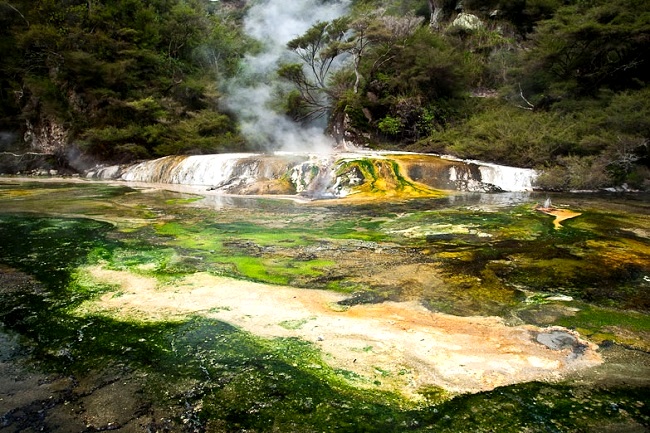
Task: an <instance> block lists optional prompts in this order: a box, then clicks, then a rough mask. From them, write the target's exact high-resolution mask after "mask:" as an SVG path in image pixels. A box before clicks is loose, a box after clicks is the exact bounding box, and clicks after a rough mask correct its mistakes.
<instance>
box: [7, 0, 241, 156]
mask: <svg viewBox="0 0 650 433" xmlns="http://www.w3.org/2000/svg"><path fill="white" fill-rule="evenodd" d="M206 6H207V5H206V3H205V2H202V1H198V0H191V1H184V0H152V1H150V2H139V1H135V0H120V1H115V2H108V1H92V2H86V1H83V2H81V1H73V2H64V3H61V2H55V1H52V0H44V1H39V2H27V1H16V2H12V3H11V7H9V6H7V5H5V6H3V7H2V10H3V12H4V11H5V9H7V10H9V11H11V12H12V13H13V17H12V18H13V19H11V20H8V21H7V24H8V26H7V27H6V29H5V30H3V34H2V36H3V38H4V37H7V38H9V39H11V40H13V41H15V43H14V44H12V45H11V46H9V44H7V45H4V44H3V45H2V46H1V47H0V49H1V50H2V51H1V52H0V54H3V59H8V62H5V61H4V60H3V65H2V67H1V68H2V72H3V73H5V74H7V75H6V76H7V77H10V78H7V79H2V80H0V85H1V86H2V88H1V92H0V95H1V96H2V100H1V101H0V102H1V103H0V106H1V107H2V111H1V113H2V115H3V119H2V120H1V122H2V124H6V125H10V126H9V127H10V128H12V129H19V128H20V127H21V126H22V124H23V119H24V118H27V119H31V121H32V123H38V122H39V121H40V119H47V118H52V117H54V118H56V119H58V121H66V122H67V123H66V126H67V127H68V128H69V129H70V131H71V134H70V139H71V140H74V141H75V142H77V143H79V144H80V145H81V147H82V148H83V149H85V150H86V151H87V152H88V153H90V154H92V155H94V156H96V157H100V158H103V159H107V160H113V161H128V160H130V159H134V158H143V157H151V156H153V155H157V154H159V153H160V152H162V151H163V150H164V149H170V151H171V150H173V151H174V153H175V152H176V151H178V150H180V149H185V150H196V149H200V151H202V152H205V151H208V150H210V149H212V150H213V151H219V150H221V149H223V147H224V146H225V143H228V142H232V143H237V144H236V145H233V147H239V146H240V145H241V138H239V137H238V135H237V132H236V128H235V127H233V126H232V125H229V126H228V127H223V125H221V126H220V125H219V122H222V123H223V122H224V120H223V119H224V118H225V119H227V121H226V123H230V119H229V118H228V117H227V116H224V115H223V114H221V113H219V109H218V105H217V103H218V101H217V97H218V95H216V93H215V91H214V88H215V87H216V81H217V80H219V79H220V78H221V77H223V76H224V74H231V73H233V72H234V71H235V69H236V64H237V62H238V59H239V57H240V56H241V51H239V50H242V48H243V49H245V47H246V44H247V40H246V39H245V38H241V37H239V36H238V35H241V30H240V29H239V27H238V24H237V23H236V22H234V21H233V20H231V19H230V18H229V17H228V12H227V9H225V8H224V9H223V11H222V8H215V7H211V8H210V11H211V12H210V13H208V12H207V10H206ZM18 17H22V19H17V18H18ZM3 40H4V39H3ZM3 75H4V74H3ZM15 89H20V92H21V93H20V95H21V98H20V99H19V100H18V104H15V102H13V101H16V98H15V97H14V95H13V94H14V93H15V91H16V90H15ZM205 110H210V111H212V112H213V113H214V117H215V118H218V119H220V120H218V121H216V126H215V125H211V124H210V123H211V122H212V123H215V121H214V119H212V120H206V119H207V117H209V116H206V115H205V114H204V113H203V111H205ZM202 113H203V114H202ZM197 119H200V120H197ZM206 122H207V124H206ZM188 125H191V126H188ZM192 134H195V135H192ZM209 134H216V136H215V137H214V139H212V140H211V139H210V137H209ZM177 138H182V139H184V140H186V143H184V144H183V145H182V146H171V141H172V140H175V139H177ZM213 145H214V147H212V146H213Z"/></svg>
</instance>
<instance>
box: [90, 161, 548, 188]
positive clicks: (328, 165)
mask: <svg viewBox="0 0 650 433" xmlns="http://www.w3.org/2000/svg"><path fill="white" fill-rule="evenodd" d="M86 177H89V178H94V179H103V180H124V181H131V182H149V183H168V184H180V185H193V186H205V187H206V188H208V189H211V190H216V191H219V192H224V193H230V194H299V195H302V196H305V197H311V198H340V197H346V196H348V195H351V194H356V193H360V192H367V193H382V194H384V195H386V194H393V193H395V192H400V191H401V192H405V191H406V192H408V193H414V194H416V195H427V191H432V190H456V191H476V192H502V191H507V192H517V191H531V190H532V189H533V182H534V180H535V177H536V172H535V171H534V170H532V169H526V168H516V167H507V166H500V165H496V164H489V163H484V162H480V161H464V160H458V159H453V158H450V157H440V156H437V155H427V154H415V153H389V152H364V151H357V152H346V153H332V154H311V153H297V152H276V153H272V154H253V153H233V154H216V155H194V156H167V157H163V158H160V159H156V160H151V161H145V162H141V163H138V164H133V165H127V166H110V167H100V168H95V169H93V170H91V171H88V172H87V173H86Z"/></svg>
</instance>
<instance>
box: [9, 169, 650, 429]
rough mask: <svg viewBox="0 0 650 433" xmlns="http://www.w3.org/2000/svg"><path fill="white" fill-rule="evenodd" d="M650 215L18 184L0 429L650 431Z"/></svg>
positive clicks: (504, 204)
mask: <svg viewBox="0 0 650 433" xmlns="http://www.w3.org/2000/svg"><path fill="white" fill-rule="evenodd" d="M356 170H360V169H356ZM366 177H367V176H366ZM253 192H254V193H257V192H259V191H258V189H255V191H253ZM281 193H283V194H284V193H285V191H284V190H283V191H281ZM317 198H318V197H317ZM545 201H547V202H552V203H553V209H554V211H557V210H561V211H565V212H564V213H562V215H564V217H566V219H564V220H562V221H560V220H558V223H557V224H554V220H555V216H554V215H553V212H550V213H549V212H547V213H544V212H541V211H540V209H539V207H540V205H541V204H542V203H544V202H545ZM569 211H570V213H569ZM556 213H557V212H556ZM648 215H650V198H649V197H648V196H647V195H642V194H628V195H619V194H614V193H611V194H541V193H535V192H530V191H519V192H499V193H486V192H471V191H446V192H444V193H440V194H426V195H421V196H417V195H413V196H410V197H402V196H392V195H386V194H383V195H381V196H379V197H374V198H372V199H371V198H368V196H364V199H359V200H350V199H347V198H345V197H344V196H341V197H339V198H334V199H329V200H327V199H315V200H307V199H300V200H298V199H296V198H295V197H292V199H286V197H284V198H283V197H276V196H243V195H229V194H224V193H223V192H219V191H208V190H207V188H206V187H205V186H203V187H193V188H190V187H181V186H178V185H157V184H156V185H155V184H143V183H128V182H121V181H120V182H117V181H97V180H86V179H36V178H31V179H30V178H12V177H0V301H1V302H0V432H2V433H4V432H35V431H48V432H95V431H118V432H316V431H319V432H321V431H322V432H332V431H342V432H405V431H414V432H419V431H435V432H468V431H471V432H647V431H648V429H649V428H650V409H649V405H650V398H649V396H650V316H649V315H648V311H650V296H649V291H650V218H649V217H648Z"/></svg>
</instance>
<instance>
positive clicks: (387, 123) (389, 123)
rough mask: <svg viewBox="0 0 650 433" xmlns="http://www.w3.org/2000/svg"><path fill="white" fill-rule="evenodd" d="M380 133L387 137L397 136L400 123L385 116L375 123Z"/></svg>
mask: <svg viewBox="0 0 650 433" xmlns="http://www.w3.org/2000/svg"><path fill="white" fill-rule="evenodd" d="M377 127H378V128H379V130H380V131H381V132H383V133H384V134H388V135H393V136H395V135H398V134H399V133H400V131H401V129H402V122H401V120H400V119H397V118H395V117H391V116H386V117H384V118H383V119H381V120H380V121H379V122H378V123H377Z"/></svg>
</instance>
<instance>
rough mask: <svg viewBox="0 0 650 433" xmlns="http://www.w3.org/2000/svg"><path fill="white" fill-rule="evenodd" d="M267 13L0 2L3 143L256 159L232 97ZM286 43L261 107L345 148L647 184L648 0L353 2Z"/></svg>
mask: <svg viewBox="0 0 650 433" xmlns="http://www.w3.org/2000/svg"><path fill="white" fill-rule="evenodd" d="M321 2H322V3H335V2H334V1H333V0H321ZM260 3H262V5H263V2H261V1H254V0H249V1H245V0H230V1H228V0H221V1H208V0H148V1H135V0H112V1H111V0H84V1H79V0H66V1H54V0H41V1H38V2H33V1H22V0H10V1H0V21H1V22H0V55H1V56H2V64H1V66H0V68H1V75H0V131H1V133H2V135H1V136H0V146H2V149H0V150H2V151H3V152H4V154H5V156H7V155H9V156H11V157H13V156H12V155H13V154H16V155H18V154H20V155H23V154H25V152H29V153H31V154H39V153H40V154H47V155H51V157H50V159H51V160H52V159H53V160H55V162H58V164H59V165H65V164H69V163H71V162H74V161H76V156H77V155H83V156H84V159H85V160H86V161H88V160H89V158H90V157H93V158H95V159H97V160H101V161H106V162H126V161H131V160H135V159H142V158H152V157H156V156H161V155H167V154H178V153H214V152H226V151H243V150H256V149H257V148H258V147H259V143H257V142H254V141H251V140H250V139H249V138H248V137H247V136H246V135H245V134H243V133H242V130H241V128H240V123H239V120H240V119H239V117H238V114H237V113H236V112H231V111H230V110H229V109H228V108H226V107H227V106H228V105H227V104H224V103H223V102H224V99H225V98H226V97H227V96H228V91H229V90H228V89H229V88H231V87H229V86H228V85H227V84H228V83H229V81H231V80H232V79H233V78H236V77H238V76H241V75H242V72H245V71H243V68H246V67H247V66H246V65H247V64H246V63H245V62H243V61H242V60H243V59H244V58H245V56H247V55H253V54H256V53H259V52H260V51H261V50H263V49H264V47H263V41H257V40H255V39H253V38H251V37H249V36H247V35H246V32H245V30H244V26H243V24H242V23H243V21H242V20H243V17H245V16H246V13H247V10H248V8H250V7H251V6H253V5H255V4H257V5H259V4H260ZM281 25H282V23H278V28H280V26H281ZM282 30H283V31H288V30H289V31H290V29H282ZM287 48H288V50H289V51H291V52H293V56H285V57H283V60H282V62H281V63H279V64H278V65H277V68H276V72H275V73H274V74H273V77H268V76H266V77H259V79H260V80H271V81H273V86H274V88H275V89H276V90H275V92H274V97H275V100H274V101H272V103H270V104H268V105H269V107H268V109H269V110H275V111H279V112H283V113H286V115H287V116H289V117H290V118H292V119H294V120H295V121H296V122H300V123H308V122H311V121H313V120H314V119H317V118H318V119H321V120H323V119H324V120H326V121H327V122H326V123H327V124H328V125H329V127H328V133H330V134H331V135H333V136H334V137H336V138H337V139H338V140H346V141H351V142H354V143H356V144H359V145H364V146H369V147H372V148H391V149H401V150H413V151H426V152H438V153H446V154H453V155H456V156H459V157H463V158H476V159H482V160H486V161H494V162H498V163H503V164H510V165H517V166H526V167H534V168H538V169H542V170H544V174H543V175H542V176H541V178H540V186H541V187H544V188H550V189H595V188H601V187H607V186H616V185H622V184H627V185H629V186H630V187H632V188H644V189H647V188H649V180H648V179H649V178H650V168H649V167H650V149H649V140H650V90H649V88H648V77H650V0H618V1H616V2H612V1H606V0H464V1H460V2H458V1H456V0H453V1H449V0H385V1H379V0H353V1H351V3H350V4H349V7H348V8H347V13H346V14H344V15H343V16H341V17H340V18H337V19H334V20H331V21H323V22H319V23H317V24H316V25H314V26H313V27H312V28H311V29H310V30H308V31H307V32H306V33H304V34H297V35H295V39H293V40H292V41H290V42H289V43H288V44H287ZM251 76H252V77H254V75H249V77H251ZM249 79H250V78H249ZM252 85H254V83H252ZM305 146H308V143H306V144H305ZM73 156H74V157H73ZM21 158H23V160H24V159H25V158H26V157H25V156H21Z"/></svg>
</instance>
